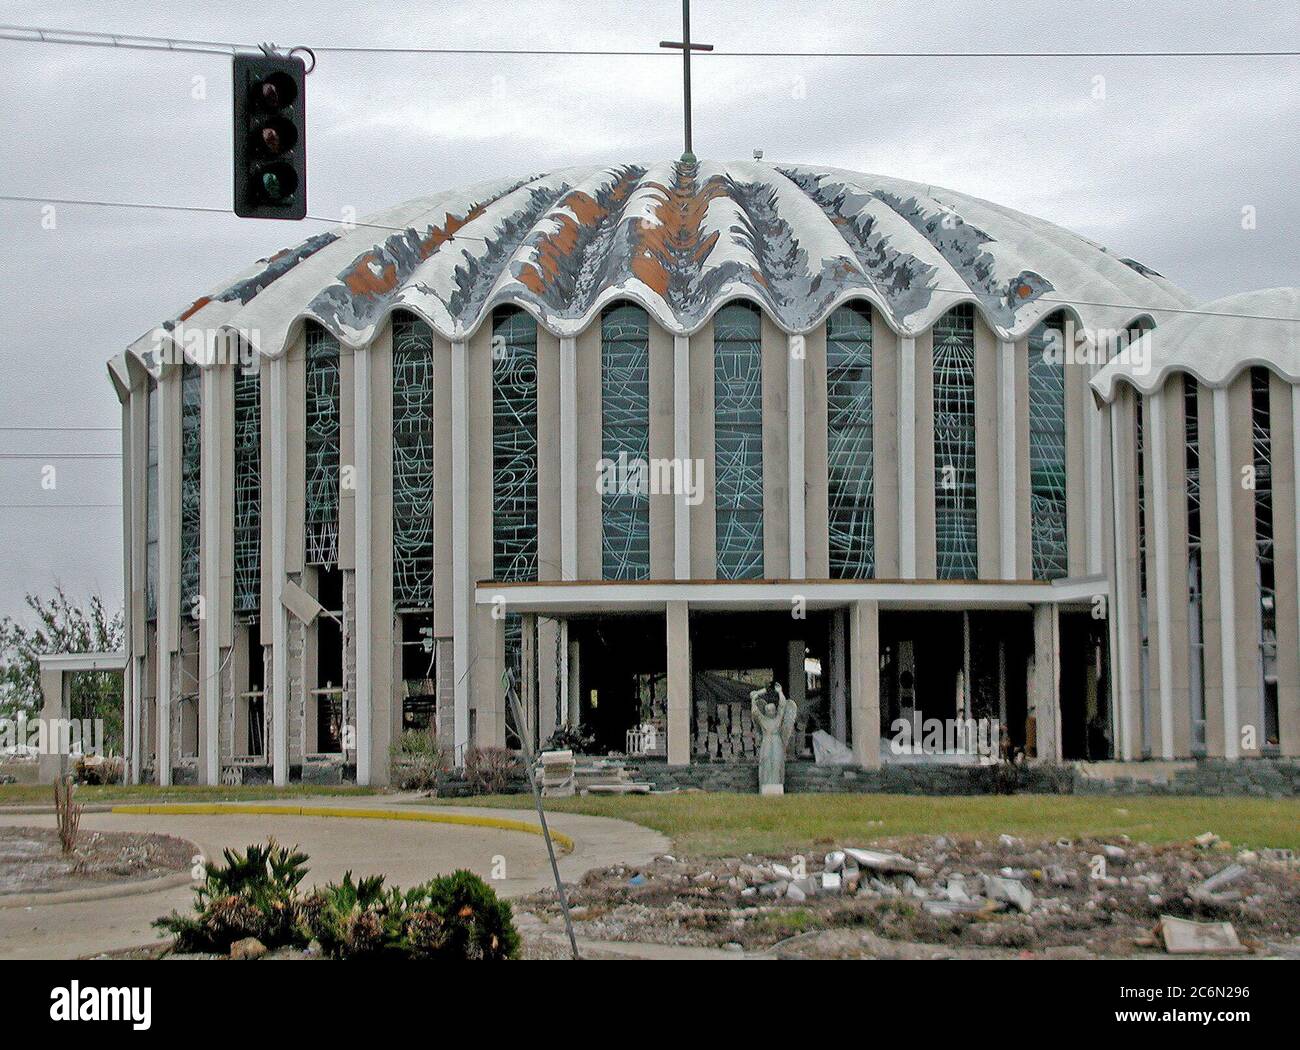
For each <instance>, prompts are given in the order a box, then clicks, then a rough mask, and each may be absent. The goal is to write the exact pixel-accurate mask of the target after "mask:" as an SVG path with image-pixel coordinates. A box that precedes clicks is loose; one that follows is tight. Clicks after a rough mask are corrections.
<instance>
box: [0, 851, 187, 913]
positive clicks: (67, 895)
mask: <svg viewBox="0 0 1300 1050" xmlns="http://www.w3.org/2000/svg"><path fill="white" fill-rule="evenodd" d="M190 845H192V846H194V844H193V843H190ZM194 849H195V851H196V852H198V851H199V847H198V846H194ZM193 884H194V877H193V876H192V875H191V874H190V873H189V872H188V871H178V872H175V873H174V874H172V875H159V876H158V877H157V878H153V879H145V880H144V881H143V882H121V883H116V884H114V885H110V886H96V887H94V888H92V889H85V890H60V891H59V892H57V893H7V894H3V895H0V910H3V909H5V908H33V907H37V906H40V905H44V904H79V903H83V902H85V901H103V900H112V899H113V898H114V897H135V896H138V895H141V894H145V893H157V892H159V891H160V890H174V889H176V888H177V887H178V886H191V885H193Z"/></svg>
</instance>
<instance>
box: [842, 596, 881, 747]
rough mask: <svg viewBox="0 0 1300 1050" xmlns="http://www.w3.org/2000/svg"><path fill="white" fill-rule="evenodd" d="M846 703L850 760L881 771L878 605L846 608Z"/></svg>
mask: <svg viewBox="0 0 1300 1050" xmlns="http://www.w3.org/2000/svg"><path fill="white" fill-rule="evenodd" d="M849 664H850V666H851V669H852V670H851V676H850V684H849V704H850V707H851V709H852V716H851V717H852V722H853V757H854V759H855V760H856V761H857V762H858V763H859V764H860V765H861V766H863V767H864V768H866V769H879V768H880V603H879V602H873V601H858V602H853V603H852V604H850V606H849Z"/></svg>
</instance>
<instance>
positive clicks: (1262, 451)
mask: <svg viewBox="0 0 1300 1050" xmlns="http://www.w3.org/2000/svg"><path fill="white" fill-rule="evenodd" d="M1269 374H1270V373H1269V371H1268V369H1267V368H1260V367H1258V366H1256V367H1255V368H1252V369H1251V370H1250V416H1251V445H1252V448H1253V450H1254V467H1255V568H1256V573H1257V577H1256V584H1257V588H1258V593H1259V618H1260V623H1259V627H1260V633H1259V657H1260V659H1259V664H1260V687H1261V690H1262V693H1263V708H1264V710H1263V716H1264V740H1263V743H1264V745H1265V746H1267V747H1277V746H1278V743H1279V740H1280V736H1279V727H1278V710H1277V702H1278V681H1277V577H1276V572H1275V566H1274V560H1273V558H1274V550H1273V435H1272V412H1271V405H1270V403H1269Z"/></svg>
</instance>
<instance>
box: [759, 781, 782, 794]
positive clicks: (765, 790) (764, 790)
mask: <svg viewBox="0 0 1300 1050" xmlns="http://www.w3.org/2000/svg"><path fill="white" fill-rule="evenodd" d="M758 793H759V794H760V795H784V794H785V785H784V784H760V785H759V786H758Z"/></svg>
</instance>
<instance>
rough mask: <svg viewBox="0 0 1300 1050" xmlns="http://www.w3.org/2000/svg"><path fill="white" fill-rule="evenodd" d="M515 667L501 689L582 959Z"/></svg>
mask: <svg viewBox="0 0 1300 1050" xmlns="http://www.w3.org/2000/svg"><path fill="white" fill-rule="evenodd" d="M514 677H515V675H514V668H512V667H507V668H506V669H505V671H503V672H502V674H501V689H502V691H503V692H504V693H505V694H506V700H507V701H508V702H509V704H510V708H511V710H512V711H514V713H515V725H516V726H517V727H518V729H519V739H520V742H521V743H522V744H523V752H524V768H525V769H526V770H527V771H528V783H529V786H530V787H532V789H533V802H534V803H535V804H536V806H537V819H538V820H539V821H540V822H541V825H542V837H543V838H545V839H546V853H547V855H548V856H549V857H550V858H551V874H552V875H554V876H555V895H556V896H557V897H559V898H560V912H561V913H562V914H563V915H564V929H565V931H566V932H567V933H568V935H569V947H570V948H571V949H572V950H573V957H574V958H575V959H581V958H582V956H581V955H579V954H578V938H577V937H575V936H574V934H573V919H572V917H571V916H570V915H569V898H568V896H567V895H566V894H565V892H564V882H563V881H562V880H561V879H560V865H559V864H558V863H557V862H556V860H555V843H553V842H552V841H551V829H550V828H549V827H547V825H546V810H545V809H543V808H542V789H541V786H540V785H539V784H538V783H537V772H536V770H535V769H534V768H533V766H534V763H535V762H536V759H537V755H536V752H535V751H534V750H533V740H532V734H531V733H529V732H527V730H526V727H527V725H528V723H527V722H526V721H525V720H524V709H523V705H522V704H520V702H519V691H518V690H517V689H516V688H515V682H514Z"/></svg>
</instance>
